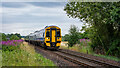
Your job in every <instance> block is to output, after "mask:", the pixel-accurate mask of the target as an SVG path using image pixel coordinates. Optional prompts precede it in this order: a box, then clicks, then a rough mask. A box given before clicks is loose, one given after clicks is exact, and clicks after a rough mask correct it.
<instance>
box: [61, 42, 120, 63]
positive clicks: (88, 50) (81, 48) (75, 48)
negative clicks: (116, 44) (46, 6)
mask: <svg viewBox="0 0 120 68" xmlns="http://www.w3.org/2000/svg"><path fill="white" fill-rule="evenodd" d="M89 44H90V43H89ZM89 44H87V45H83V44H79V45H78V46H75V45H74V46H73V47H69V48H68V47H66V46H61V47H60V48H62V49H69V50H73V51H77V52H80V53H86V54H91V55H94V56H99V57H102V58H106V59H110V60H114V61H120V58H117V57H114V56H106V55H98V54H95V53H94V52H93V51H92V49H91V47H90V45H89Z"/></svg>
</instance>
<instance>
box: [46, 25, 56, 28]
mask: <svg viewBox="0 0 120 68" xmlns="http://www.w3.org/2000/svg"><path fill="white" fill-rule="evenodd" d="M51 26H55V27H58V26H56V25H50V26H46V27H45V28H47V27H51Z"/></svg>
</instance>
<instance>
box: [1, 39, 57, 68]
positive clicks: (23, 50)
mask: <svg viewBox="0 0 120 68" xmlns="http://www.w3.org/2000/svg"><path fill="white" fill-rule="evenodd" d="M10 42H13V43H10ZM1 44H2V45H3V48H2V57H3V58H2V66H55V64H54V63H53V62H52V61H50V60H48V59H46V58H44V57H43V56H42V55H40V54H37V53H36V52H35V51H34V48H31V47H29V45H26V44H24V43H23V41H19V40H15V41H13V40H12V41H4V42H2V43H1ZM12 44H15V45H12Z"/></svg>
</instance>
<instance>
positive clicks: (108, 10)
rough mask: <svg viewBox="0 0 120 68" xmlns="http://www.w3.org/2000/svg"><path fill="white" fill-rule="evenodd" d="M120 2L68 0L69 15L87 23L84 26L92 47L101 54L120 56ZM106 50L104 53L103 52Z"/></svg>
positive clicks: (66, 7)
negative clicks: (69, 0) (78, 0)
mask: <svg viewBox="0 0 120 68" xmlns="http://www.w3.org/2000/svg"><path fill="white" fill-rule="evenodd" d="M119 6H120V2H68V3H67V4H66V6H65V8H64V10H65V11H66V13H67V15H68V16H69V17H73V18H79V19H80V20H81V21H83V22H85V23H87V24H88V25H86V26H87V28H86V27H83V30H85V32H86V31H87V32H88V34H87V35H86V36H88V37H89V38H90V39H91V42H92V45H91V46H92V48H93V50H94V51H97V52H98V53H101V54H105V53H106V54H107V55H114V56H119V55H120V50H119V47H120V45H119V44H118V43H119V42H118V41H119V40H120V7H119ZM103 52H104V53H103Z"/></svg>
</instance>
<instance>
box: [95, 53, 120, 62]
mask: <svg viewBox="0 0 120 68" xmlns="http://www.w3.org/2000/svg"><path fill="white" fill-rule="evenodd" d="M93 55H94V56H99V57H103V58H106V59H110V60H114V61H120V58H117V57H114V56H105V55H98V54H93Z"/></svg>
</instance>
